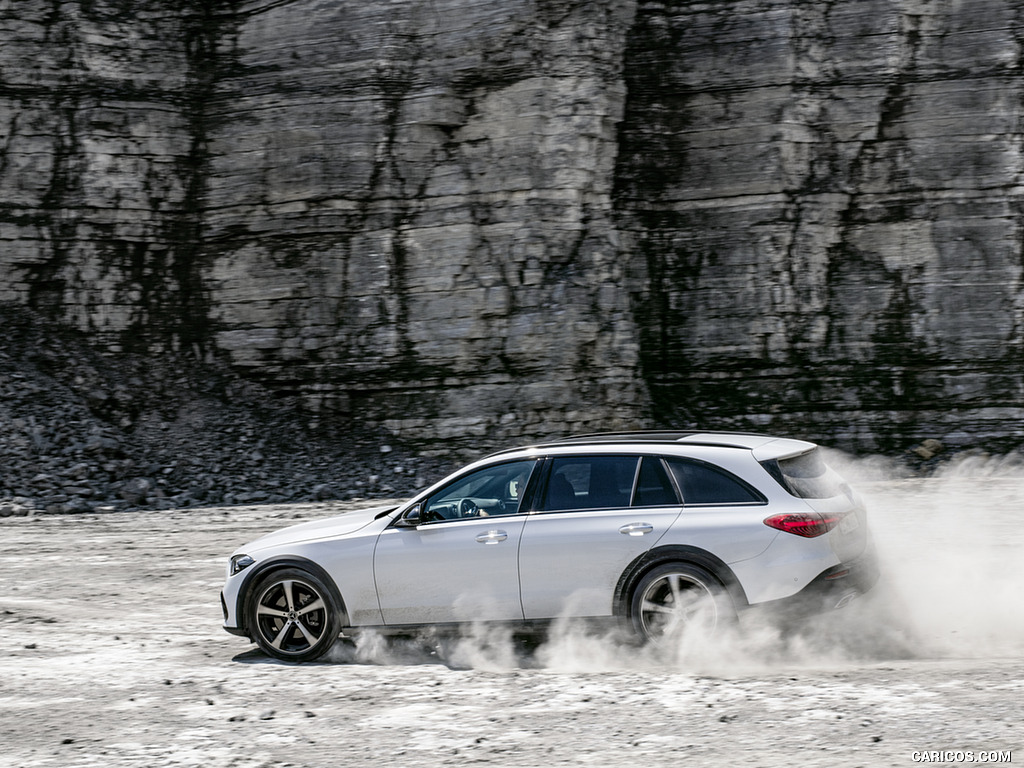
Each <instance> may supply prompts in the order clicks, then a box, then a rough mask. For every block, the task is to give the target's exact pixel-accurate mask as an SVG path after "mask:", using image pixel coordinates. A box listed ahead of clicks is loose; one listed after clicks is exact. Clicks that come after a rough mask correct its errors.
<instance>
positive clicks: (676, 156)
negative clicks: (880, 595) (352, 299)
mask: <svg viewBox="0 0 1024 768" xmlns="http://www.w3.org/2000/svg"><path fill="white" fill-rule="evenodd" d="M1022 43H1024V4H1022V3H1020V2H1007V1H1006V0H979V1H978V2H972V3H962V2H953V1H951V0H900V1H898V2H890V1H889V0H854V1H853V2H815V3H799V2H740V3H696V2H694V3H655V2H649V3H641V6H640V9H639V11H638V14H637V20H636V24H635V25H634V27H633V29H632V31H631V33H630V42H629V47H628V52H627V60H626V67H625V71H626V84H627V90H628V93H629V96H628V98H627V104H626V109H625V120H624V124H623V130H622V145H621V152H620V159H619V165H618V171H617V175H618V180H617V181H618V187H617V190H616V200H617V205H618V208H619V209H620V211H621V212H622V213H623V218H622V223H621V226H622V227H623V229H624V230H628V231H629V232H630V233H631V239H630V242H631V244H632V245H633V248H634V249H635V250H634V253H636V254H637V255H638V257H639V258H641V259H642V261H643V264H644V265H645V267H646V269H647V274H648V279H649V281H650V284H649V290H648V292H647V293H646V294H645V296H644V297H642V299H641V301H640V302H639V303H638V326H639V327H640V329H641V334H642V339H643V341H642V348H643V360H644V372H645V379H646V380H647V381H648V383H649V384H650V386H651V392H652V396H653V399H654V401H655V404H656V406H655V407H656V409H657V411H658V412H659V413H661V414H664V415H665V418H667V419H668V420H671V421H677V422H682V423H695V422H700V421H702V420H703V419H708V418H711V419H713V420H715V421H717V422H718V423H721V424H723V425H727V426H737V427H744V428H746V427H758V426H759V425H767V426H770V427H772V428H778V427H779V426H780V425H782V424H789V425H793V426H794V427H795V428H797V429H799V430H800V431H802V432H803V433H805V434H807V433H810V434H818V435H821V436H823V437H825V438H826V439H829V440H831V441H832V442H834V443H838V444H841V445H848V446H856V447H861V448H872V449H876V448H898V447H904V448H905V447H906V445H907V442H908V441H910V440H915V439H920V438H921V437H929V436H931V437H939V438H942V439H943V440H944V441H945V442H947V443H949V444H950V445H968V444H976V443H977V442H984V441H988V440H1004V441H1005V445H1006V446H1007V447H1009V446H1015V445H1017V444H1019V441H1020V437H1021V435H1022V426H1024V425H1022V417H1024V410H1022V408H1021V405H1022V391H1024V382H1022V376H1021V372H1022V369H1021V362H1022V359H1021V342H1022V331H1024V329H1022V325H1021V319H1022V315H1021V309H1022V292H1021V287H1022V286H1021V270H1022V253H1021V244H1022V240H1024V238H1022V235H1024V227H1022V219H1021V214H1022V206H1021V199H1022V198H1021V192H1022V187H1021V170H1022V165H1024V154H1022V132H1021V128H1022V126H1021V103H1022V95H1024V93H1022V79H1021V75H1022V74H1024V72H1022V68H1021V56H1022Z"/></svg>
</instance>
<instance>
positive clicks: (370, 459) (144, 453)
mask: <svg viewBox="0 0 1024 768" xmlns="http://www.w3.org/2000/svg"><path fill="white" fill-rule="evenodd" d="M0 323H2V324H3V326H4V329H5V338H4V341H3V344H2V345H0V516H2V517H8V516H24V515H35V514H54V513H57V514H60V513H65V514H67V513H88V512H93V511H97V510H99V511H112V510H127V509H164V510H166V509H176V508H182V507H195V506H201V505H205V506H210V505H217V504H228V505H230V504H245V503H255V502H271V503H281V502H301V501H315V500H324V499H352V498H372V497H381V496H389V495H391V496H394V495H399V496H401V495H406V494H408V493H410V492H411V491H412V490H414V489H415V488H419V487H422V486H424V485H425V484H427V483H429V482H433V481H434V480H436V479H439V478H440V477H441V476H443V475H444V474H445V473H446V472H447V471H448V470H450V469H452V468H453V465H452V463H451V462H450V461H445V460H441V459H431V458H426V457H423V456H419V455H417V454H416V452H414V451H411V450H408V449H406V448H404V447H403V446H401V445H398V444H396V443H395V442H394V441H393V440H391V439H389V438H388V436H386V435H381V434H374V433H369V432H360V431H359V430H357V429H355V428H342V427H339V426H337V425H336V424H334V425H331V424H328V423H326V422H324V423H321V422H320V421H319V420H318V419H317V418H316V417H315V415H312V414H308V413H307V414H305V415H304V416H303V415H302V414H300V412H299V410H298V406H297V404H296V403H293V402H289V401H287V400H282V399H279V398H275V397H273V396H272V395H271V394H270V393H269V392H267V391H265V390H263V389H262V388H261V387H260V386H259V385H258V384H255V383H253V382H250V381H244V380H242V379H241V378H239V377H238V376H237V375H236V374H233V373H232V372H230V371H228V370H226V369H225V368H222V367H219V366H218V365H216V364H209V363H207V364H204V365H198V364H196V362H195V359H194V357H192V356H190V355H184V354H181V355H168V356H166V357H165V358H162V359H160V358H157V359H154V358H153V357H151V356H150V357H143V356H141V355H132V354H130V353H125V354H119V355H116V356H114V355H103V354H99V353H98V352H97V351H96V350H95V349H94V348H92V347H90V346H89V345H88V344H87V343H85V341H84V339H82V338H80V337H78V336H76V335H75V334H73V333H71V332H69V331H67V330H63V329H57V328H54V327H49V326H48V324H47V323H45V322H44V321H43V320H42V319H41V318H39V317H37V316H33V315H31V314H30V313H28V312H27V311H24V310H13V309H10V308H4V309H0Z"/></svg>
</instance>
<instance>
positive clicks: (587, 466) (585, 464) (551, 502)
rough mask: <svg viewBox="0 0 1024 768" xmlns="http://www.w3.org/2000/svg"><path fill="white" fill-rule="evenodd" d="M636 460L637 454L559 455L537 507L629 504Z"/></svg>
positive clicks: (600, 506)
mask: <svg viewBox="0 0 1024 768" xmlns="http://www.w3.org/2000/svg"><path fill="white" fill-rule="evenodd" d="M637 461H638V459H637V457H636V456H559V457H556V458H554V459H552V460H551V472H550V474H549V477H548V483H547V487H546V488H545V489H544V496H543V498H542V499H541V503H540V504H539V505H538V509H539V510H541V511H545V512H550V511H556V510H570V509H610V508H616V507H628V506H629V502H630V499H631V497H632V494H633V481H634V479H635V478H636V470H637Z"/></svg>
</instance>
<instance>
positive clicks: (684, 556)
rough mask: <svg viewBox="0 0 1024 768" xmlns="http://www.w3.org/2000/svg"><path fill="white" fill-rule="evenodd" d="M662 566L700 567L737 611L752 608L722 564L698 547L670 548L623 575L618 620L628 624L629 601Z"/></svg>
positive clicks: (617, 598)
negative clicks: (649, 574)
mask: <svg viewBox="0 0 1024 768" xmlns="http://www.w3.org/2000/svg"><path fill="white" fill-rule="evenodd" d="M663 563H692V564H693V565H699V566H700V567H701V568H703V569H704V570H706V571H708V572H709V573H711V574H712V575H713V576H714V577H715V578H716V579H718V580H719V581H720V582H721V583H722V586H723V587H725V590H726V592H728V594H729V597H731V598H732V601H733V605H735V606H736V608H737V609H741V608H746V607H747V606H748V605H749V602H748V600H747V595H746V592H744V591H743V586H742V585H741V584H740V582H739V580H738V579H737V578H736V574H734V573H733V572H732V569H731V568H730V567H729V566H728V565H726V564H725V562H724V561H723V560H721V559H720V558H718V557H715V556H714V555H713V554H711V553H710V552H708V551H706V550H703V549H700V548H699V547H690V546H687V545H684V544H671V545H667V546H664V547H655V548H654V549H651V550H648V551H647V552H644V553H643V554H642V555H640V557H638V558H636V560H634V561H633V562H632V563H630V564H629V566H627V568H626V570H625V571H623V572H622V576H621V577H620V578H619V583H618V584H617V585H616V586H615V599H614V610H615V615H616V616H617V617H618V618H619V619H623V620H626V621H628V620H629V618H630V616H629V605H630V598H631V595H632V594H633V590H634V589H635V587H636V585H637V583H638V582H639V581H640V579H641V578H643V575H644V574H645V573H647V572H648V571H649V570H651V569H652V568H655V567H656V566H659V565H661V564H663Z"/></svg>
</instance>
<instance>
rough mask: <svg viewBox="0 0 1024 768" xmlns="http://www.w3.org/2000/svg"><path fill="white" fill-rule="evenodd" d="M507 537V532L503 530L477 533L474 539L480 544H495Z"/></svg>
mask: <svg viewBox="0 0 1024 768" xmlns="http://www.w3.org/2000/svg"><path fill="white" fill-rule="evenodd" d="M507 538H508V534H507V533H505V532H504V531H488V532H487V533H481V534H478V535H477V537H476V540H477V541H479V542H480V543H481V544H497V543H498V542H499V541H504V540H505V539H507Z"/></svg>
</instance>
